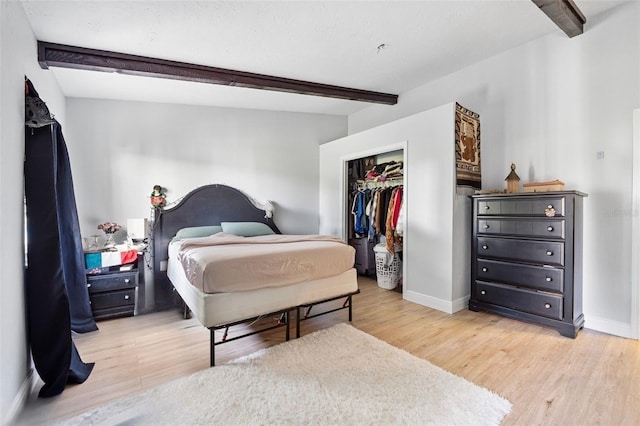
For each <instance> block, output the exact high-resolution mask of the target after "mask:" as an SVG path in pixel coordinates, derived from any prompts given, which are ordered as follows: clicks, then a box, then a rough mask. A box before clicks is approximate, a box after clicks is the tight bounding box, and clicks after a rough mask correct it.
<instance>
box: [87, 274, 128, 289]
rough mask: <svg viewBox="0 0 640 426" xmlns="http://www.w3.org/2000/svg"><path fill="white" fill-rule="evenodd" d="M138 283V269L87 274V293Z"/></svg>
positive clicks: (123, 287) (122, 287) (121, 287)
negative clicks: (113, 272)
mask: <svg viewBox="0 0 640 426" xmlns="http://www.w3.org/2000/svg"><path fill="white" fill-rule="evenodd" d="M137 284H138V271H130V272H118V273H115V274H104V275H89V276H88V277H87V288H88V289H89V293H90V294H91V293H100V292H104V291H112V290H122V289H126V288H135V287H136V285H137Z"/></svg>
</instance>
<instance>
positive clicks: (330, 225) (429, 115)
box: [320, 104, 471, 312]
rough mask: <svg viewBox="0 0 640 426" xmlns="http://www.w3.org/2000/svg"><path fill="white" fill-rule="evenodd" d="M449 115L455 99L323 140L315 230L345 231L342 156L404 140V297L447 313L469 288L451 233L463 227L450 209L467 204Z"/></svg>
mask: <svg viewBox="0 0 640 426" xmlns="http://www.w3.org/2000/svg"><path fill="white" fill-rule="evenodd" d="M454 117H455V104H447V105H443V106H441V107H438V108H434V109H432V110H429V111H426V112H423V113H419V114H415V115H412V116H410V117H406V118H403V119H400V120H397V121H394V122H392V123H387V124H384V125H381V126H379V127H375V128H372V129H369V130H366V131H363V132H360V133H356V134H352V135H349V136H347V137H345V138H341V139H338V140H336V141H333V142H330V143H326V144H324V145H322V146H321V147H320V220H321V221H320V233H326V234H334V235H341V236H344V235H345V230H344V225H345V221H344V214H345V213H344V212H346V211H347V210H346V207H345V201H344V190H345V188H346V185H345V182H344V163H345V161H348V160H350V159H354V158H359V157H363V156H366V155H372V154H377V153H379V152H383V151H387V150H396V149H398V147H399V146H402V145H403V144H406V153H405V157H406V162H405V182H404V185H405V190H404V191H405V196H404V199H405V200H406V206H405V207H406V210H405V211H406V228H405V235H404V253H403V259H404V264H403V266H404V278H403V287H404V288H403V291H404V297H405V298H406V299H407V300H411V301H414V302H417V303H420V304H423V305H426V306H429V307H432V308H435V309H439V310H442V311H445V312H455V311H456V310H459V309H462V308H463V307H465V302H466V301H467V300H468V294H469V291H468V281H469V264H470V262H469V258H468V257H467V258H465V259H463V260H462V262H463V265H460V262H461V260H460V259H459V258H458V257H457V255H458V253H460V251H461V250H463V248H462V247H459V245H458V244H459V242H460V240H459V239H458V238H454V229H455V228H456V226H457V225H460V226H461V227H462V228H464V227H465V226H466V225H465V224H460V223H459V222H458V221H459V220H460V215H459V214H458V213H456V211H455V209H456V208H457V209H460V208H462V210H465V209H466V210H468V209H469V207H470V205H471V204H470V201H469V200H468V199H467V197H466V196H458V195H456V188H455V149H454V133H453V129H454ZM462 220H466V217H465V215H464V214H463V215H462ZM466 229H467V234H466V235H463V238H462V242H463V244H464V247H467V246H468V240H469V238H470V235H469V234H468V231H469V227H468V226H467V228H466ZM461 233H462V234H464V231H462V232H461ZM454 256H455V257H454ZM465 298H466V299H465ZM458 299H460V300H458Z"/></svg>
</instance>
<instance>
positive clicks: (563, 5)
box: [532, 0, 587, 37]
mask: <svg viewBox="0 0 640 426" xmlns="http://www.w3.org/2000/svg"><path fill="white" fill-rule="evenodd" d="M532 1H533V2H534V3H535V5H536V6H538V7H539V8H540V9H541V10H542V11H543V12H544V13H545V15H547V16H548V17H549V18H550V19H551V20H552V21H553V22H554V23H555V24H556V25H557V26H559V27H560V29H561V30H562V31H564V32H565V33H566V34H567V35H568V36H569V37H575V36H577V35H580V34H582V33H583V26H584V24H585V23H586V22H587V18H586V17H585V16H584V15H583V14H582V12H581V11H580V9H578V6H576V5H575V3H574V2H573V0H532Z"/></svg>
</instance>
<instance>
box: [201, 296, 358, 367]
mask: <svg viewBox="0 0 640 426" xmlns="http://www.w3.org/2000/svg"><path fill="white" fill-rule="evenodd" d="M358 293H360V290H356V291H354V292H351V293H347V294H342V295H340V296H336V297H332V298H329V299H323V300H319V301H317V302H313V303H306V304H303V305H298V306H294V307H291V308H287V309H283V310H280V311H276V312H271V313H268V314H263V315H258V316H255V317H251V318H247V319H244V320H240V321H235V322H232V323H228V324H221V325H217V326H214V327H209V340H210V341H209V347H210V351H209V352H210V366H211V367H215V365H216V355H215V348H216V346H218V345H221V344H223V343H228V342H233V341H234V340H238V339H241V338H243V337H249V336H253V335H254V334H258V333H262V332H265V331H269V330H274V329H276V328H280V327H285V341H288V340H289V339H290V336H291V326H290V323H291V312H292V311H293V310H295V311H296V338H299V337H300V323H301V322H302V321H305V320H308V319H311V318H315V317H319V316H321V315H326V314H330V313H332V312H336V311H341V310H343V309H348V310H349V322H351V321H352V319H353V295H355V294H358ZM343 298H344V299H345V301H344V303H343V304H342V306H341V307H338V308H335V309H331V310H328V311H323V312H319V313H317V314H314V315H309V312H310V311H311V308H313V307H314V306H317V305H321V304H323V303H328V302H333V301H334V300H339V299H343ZM301 309H307V312H306V313H305V315H304V318H301V316H300V310H301ZM272 315H278V316H279V319H278V321H277V322H276V324H274V325H270V326H267V327H264V328H260V329H258V330H254V331H251V332H248V333H245V334H241V335H239V336H234V337H232V338H227V337H226V336H227V332H228V329H229V327H233V326H236V325H242V324H248V323H252V322H255V321H257V320H259V319H261V318H264V317H268V316H272ZM222 329H225V333H224V336H223V338H222V339H221V340H219V341H216V338H215V332H216V331H218V330H222Z"/></svg>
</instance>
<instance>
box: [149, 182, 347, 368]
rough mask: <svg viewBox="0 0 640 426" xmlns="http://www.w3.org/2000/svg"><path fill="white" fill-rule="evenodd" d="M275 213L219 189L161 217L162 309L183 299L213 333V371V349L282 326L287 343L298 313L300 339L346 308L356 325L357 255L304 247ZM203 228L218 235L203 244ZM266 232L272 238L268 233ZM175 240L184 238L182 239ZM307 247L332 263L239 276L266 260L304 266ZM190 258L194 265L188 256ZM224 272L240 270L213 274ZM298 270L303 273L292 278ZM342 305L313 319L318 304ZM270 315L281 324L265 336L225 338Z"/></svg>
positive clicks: (158, 293)
mask: <svg viewBox="0 0 640 426" xmlns="http://www.w3.org/2000/svg"><path fill="white" fill-rule="evenodd" d="M272 214H273V209H272V207H271V205H270V203H264V204H261V203H258V202H256V201H255V200H253V199H251V198H250V197H248V196H247V195H245V194H244V193H243V192H241V191H239V190H237V189H235V188H232V187H230V186H226V185H221V184H215V185H206V186H202V187H199V188H196V189H195V190H193V191H191V192H190V193H189V194H187V195H186V196H185V197H184V198H183V199H182V200H181V201H180V202H179V203H177V204H176V205H175V206H174V207H171V208H159V209H156V210H155V217H154V221H153V225H152V233H151V249H152V255H153V266H154V268H153V271H154V272H153V275H154V290H155V301H156V309H162V308H168V307H171V306H174V302H173V300H174V297H173V294H174V292H175V293H177V295H179V297H180V299H181V301H182V302H183V303H184V308H185V314H186V313H187V312H190V313H192V314H193V316H195V318H197V319H198V321H199V322H200V323H201V324H202V325H203V326H204V327H206V328H208V329H209V330H210V365H211V366H214V365H215V346H217V345H219V344H222V343H225V342H229V341H232V340H236V339H238V338H242V337H246V336H248V335H253V334H256V333H260V332H263V331H266V330H271V329H273V328H277V327H283V328H284V329H285V339H286V340H289V338H290V328H291V324H290V323H291V321H290V318H291V314H292V312H295V313H296V315H295V318H296V337H299V336H300V322H301V321H303V320H306V319H310V318H313V317H315V316H317V315H321V314H327V313H331V312H334V311H337V310H341V309H347V310H348V318H349V321H351V320H352V315H353V313H352V305H353V299H352V296H353V295H355V294H357V293H358V292H359V290H358V283H357V274H356V270H355V269H354V268H353V259H354V256H355V255H354V250H353V248H351V247H350V246H348V245H346V244H345V243H344V241H336V240H338V239H337V238H335V237H330V236H308V237H310V239H311V240H312V241H309V242H306V241H300V240H301V239H303V238H302V236H289V235H282V233H281V232H280V230H279V229H278V227H277V226H276V225H275V223H274V221H273V217H272ZM222 225H225V228H224V232H219V230H221V228H222ZM245 225H251V226H250V228H251V229H254V228H255V229H260V232H257V235H255V234H256V233H255V232H253V231H250V232H249V231H247V226H245ZM205 227H211V228H217V227H219V229H218V231H217V232H214V234H213V235H211V236H209V237H203V236H202V235H199V234H198V232H200V230H201V229H204V228H205ZM264 229H267V230H268V232H263V230H264ZM194 230H195V231H194ZM229 230H231V233H230V232H229ZM247 232H248V233H247ZM177 234H179V236H180V235H182V236H183V237H184V238H176V235H177ZM305 238H306V237H305ZM316 240H319V241H316ZM323 240H326V241H325V242H323ZM330 240H333V241H330ZM308 244H310V245H317V246H322V247H324V250H325V252H326V253H327V256H333V257H328V258H325V256H324V254H323V255H322V256H320V255H315V257H314V258H313V261H312V262H309V261H308V260H305V261H300V262H299V264H303V265H305V268H301V267H297V268H295V267H294V268H290V267H289V266H290V265H287V267H285V266H282V267H281V268H280V270H281V271H280V272H279V274H281V275H275V276H274V275H273V274H272V272H271V271H269V272H268V273H267V275H269V274H271V275H270V276H267V275H265V274H262V275H258V276H257V277H252V276H251V274H249V275H248V276H246V277H245V276H244V275H241V273H245V272H247V270H252V271H253V270H256V271H259V270H260V268H262V265H263V264H264V263H265V259H266V263H277V262H276V261H281V259H280V258H282V259H287V258H288V259H292V258H295V259H298V256H299V254H298V253H302V252H303V251H304V250H303V249H302V247H305V249H306V247H307V245H308ZM288 245H291V246H292V247H293V248H294V250H293V251H292V253H294V254H295V256H294V255H292V254H286V253H285V254H278V253H279V252H278V250H280V249H282V250H291V249H289V248H287V247H286V246H288ZM329 246H330V249H329V248H328V247H329ZM240 247H242V250H240ZM236 250H239V254H238V256H244V257H243V258H242V260H241V261H240V262H241V263H240V264H238V262H239V261H238V258H235V256H236V254H235V251H236ZM312 253H313V252H312ZM191 255H194V256H195V259H196V260H194V258H191V257H189V256H191ZM198 256H199V257H198ZM247 256H248V257H247ZM265 256H266V257H265ZM312 256H313V255H312ZM214 261H215V262H217V263H216V264H214V263H213V262H214ZM209 262H211V264H210V263H209ZM234 262H235V263H234ZM296 262H298V260H296ZM322 262H324V263H322ZM284 263H287V262H286V261H285V262H284ZM288 263H291V260H289V262H288ZM294 263H295V262H294ZM316 263H317V264H316ZM190 265H191V266H190ZM193 265H195V267H194V266H193ZM239 265H251V267H249V266H247V267H242V266H239ZM254 265H259V266H258V267H254ZM336 265H337V266H336ZM185 266H186V268H185ZM223 267H230V268H233V267H235V268H236V269H234V270H232V271H231V272H224V271H225V269H215V268H223ZM295 269H302V270H303V271H302V273H300V274H299V275H293V274H294V273H295V271H294V270H295ZM308 269H310V270H313V271H314V272H313V274H310V273H307V272H308V271H307V270H308ZM194 270H195V271H196V272H194ZM203 271H208V272H207V275H208V278H207V282H209V281H215V280H217V281H216V282H215V283H211V284H206V285H205V284H203V282H202V280H203V279H204V278H202V275H205V274H204V272H203ZM256 273H257V272H256ZM198 274H200V275H198ZM225 274H226V275H225ZM198 277H200V278H198ZM199 280H200V281H199ZM342 299H344V300H343V303H342V305H340V306H339V307H337V308H335V309H330V310H322V312H321V313H317V314H314V315H312V314H311V308H312V307H314V306H316V305H319V304H324V303H327V302H330V301H336V300H342ZM264 316H266V317H274V318H278V320H277V321H276V322H275V323H274V324H270V325H268V326H266V327H264V328H261V329H259V330H256V331H251V332H249V333H246V334H242V335H240V336H236V337H234V338H231V339H228V338H227V331H228V330H229V327H232V326H235V325H239V324H245V323H250V322H254V321H256V319H258V318H261V317H264ZM221 329H223V330H224V331H225V332H224V334H223V336H222V338H216V334H215V331H217V330H221Z"/></svg>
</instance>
